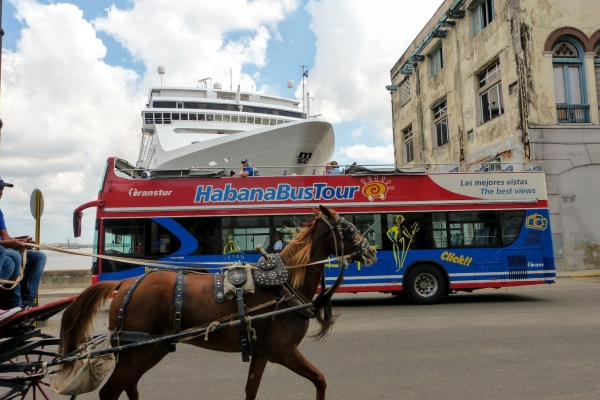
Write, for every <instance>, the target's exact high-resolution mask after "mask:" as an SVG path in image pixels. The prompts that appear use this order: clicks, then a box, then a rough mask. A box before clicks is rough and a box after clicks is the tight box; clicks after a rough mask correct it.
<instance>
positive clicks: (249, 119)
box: [246, 117, 254, 124]
mask: <svg viewBox="0 0 600 400" xmlns="http://www.w3.org/2000/svg"><path fill="white" fill-rule="evenodd" d="M246 123H248V124H253V123H254V117H248V118H247V120H246Z"/></svg>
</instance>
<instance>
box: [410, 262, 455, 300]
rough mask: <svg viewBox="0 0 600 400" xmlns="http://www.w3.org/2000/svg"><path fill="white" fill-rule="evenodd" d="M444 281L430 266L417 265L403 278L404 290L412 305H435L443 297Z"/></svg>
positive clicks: (440, 274) (438, 272)
mask: <svg viewBox="0 0 600 400" xmlns="http://www.w3.org/2000/svg"><path fill="white" fill-rule="evenodd" d="M445 287H446V279H445V278H444V276H443V275H442V273H441V272H440V271H439V270H438V269H437V268H435V267H434V266H432V265H417V266H416V267H414V268H413V269H411V270H410V271H409V272H408V274H407V275H406V277H405V281H404V290H405V291H406V295H407V296H408V298H409V299H410V301H412V302H413V303H414V304H435V303H437V302H438V301H440V299H441V298H442V296H444V292H445Z"/></svg>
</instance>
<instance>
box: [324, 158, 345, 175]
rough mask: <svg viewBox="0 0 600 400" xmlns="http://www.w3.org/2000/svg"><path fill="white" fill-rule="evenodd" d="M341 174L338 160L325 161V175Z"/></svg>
mask: <svg viewBox="0 0 600 400" xmlns="http://www.w3.org/2000/svg"><path fill="white" fill-rule="evenodd" d="M338 174H341V172H340V169H339V168H338V163H337V161H328V162H326V163H325V171H323V175H338Z"/></svg>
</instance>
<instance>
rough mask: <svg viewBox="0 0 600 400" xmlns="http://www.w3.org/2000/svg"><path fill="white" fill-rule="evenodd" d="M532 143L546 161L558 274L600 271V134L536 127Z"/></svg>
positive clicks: (585, 129) (587, 129)
mask: <svg viewBox="0 0 600 400" xmlns="http://www.w3.org/2000/svg"><path fill="white" fill-rule="evenodd" d="M530 138H531V143H532V153H533V156H535V157H536V158H538V159H542V158H543V159H544V169H545V171H546V181H547V185H548V197H549V199H550V214H551V221H550V222H551V224H552V232H553V238H554V254H555V258H556V264H557V267H558V269H559V270H563V271H571V270H579V269H600V213H599V212H598V211H597V210H598V207H599V199H600V130H599V129H598V128H597V127H593V126H587V127H579V128H578V129H574V128H569V129H563V128H561V127H536V128H533V129H531V136H530Z"/></svg>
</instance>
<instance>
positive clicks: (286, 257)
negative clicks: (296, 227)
mask: <svg viewBox="0 0 600 400" xmlns="http://www.w3.org/2000/svg"><path fill="white" fill-rule="evenodd" d="M319 217H320V215H319V216H317V218H319ZM314 228H315V223H314V221H313V223H312V224H310V225H309V226H308V227H306V228H304V229H303V230H301V231H300V232H299V233H298V234H297V235H296V236H295V237H294V239H293V240H292V241H291V242H290V244H288V245H287V246H285V248H284V249H283V250H282V251H281V253H280V254H279V256H280V257H281V260H282V261H283V263H284V264H285V265H287V266H293V265H304V264H308V263H310V249H311V247H312V238H311V233H312V231H313V230H314ZM289 274H290V277H289V281H290V283H291V284H292V287H294V288H298V287H300V286H302V285H303V284H304V275H305V274H306V267H305V268H292V269H290V270H289Z"/></svg>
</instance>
